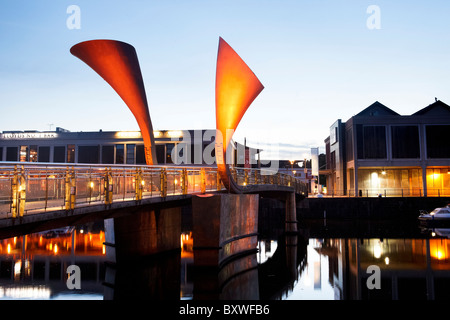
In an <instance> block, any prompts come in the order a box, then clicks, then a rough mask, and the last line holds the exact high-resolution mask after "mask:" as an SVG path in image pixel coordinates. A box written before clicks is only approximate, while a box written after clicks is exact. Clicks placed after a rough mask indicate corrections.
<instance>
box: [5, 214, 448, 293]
mask: <svg viewBox="0 0 450 320" xmlns="http://www.w3.org/2000/svg"><path fill="white" fill-rule="evenodd" d="M364 228H368V229H367V230H369V231H367V232H366V231H364V230H363V231H361V233H364V234H367V235H368V237H362V236H358V235H356V236H353V237H352V234H353V235H354V233H353V232H351V231H352V230H354V226H349V225H346V224H340V225H334V226H332V225H325V224H324V223H323V222H319V223H317V224H309V225H308V224H306V225H300V235H299V236H289V237H283V236H279V235H272V236H270V235H264V236H265V238H261V239H260V241H259V243H258V252H257V253H256V254H252V255H249V256H245V257H241V258H240V259H237V260H234V261H232V262H230V263H229V264H228V265H227V266H226V267H224V268H223V269H222V270H221V271H217V270H211V269H204V268H198V267H196V266H195V265H194V251H193V243H194V242H195V239H193V238H192V233H190V232H189V231H186V232H183V234H181V235H180V242H181V244H182V250H181V254H180V253H179V252H177V253H170V254H165V255H162V256H158V257H156V258H151V259H148V260H146V261H143V262H140V263H139V264H137V263H135V264H133V263H130V264H128V265H126V266H121V267H120V268H118V269H115V270H114V272H113V276H112V278H111V272H109V271H110V270H109V269H108V268H109V266H108V264H107V263H106V254H105V247H104V245H103V242H104V241H105V234H104V231H103V225H102V223H92V224H87V225H82V226H76V227H67V228H61V229H57V230H49V231H45V232H41V233H35V234H28V235H23V236H18V237H14V238H9V239H3V240H0V299H44V300H48V299H54V300H56V299H86V300H87V299H101V300H103V299H105V300H108V299H129V298H139V299H171V300H177V299H207V298H213V299H248V298H250V299H287V300H348V299H388V300H392V299H400V300H401V299H449V298H450V294H449V293H448V290H447V288H448V286H449V285H450V239H449V235H450V229H443V228H441V229H421V228H420V227H419V226H418V225H417V226H416V225H414V226H412V227H411V228H408V230H406V231H405V230H404V229H398V228H392V229H393V231H386V230H387V229H386V228H383V227H382V226H380V225H377V226H373V225H371V224H365V226H364ZM349 230H350V232H349ZM378 230H382V232H379V231H378ZM327 235H328V236H327ZM377 235H381V236H377ZM73 264H75V265H77V266H79V267H80V270H81V290H69V289H68V288H67V285H66V280H67V277H68V275H67V273H66V270H67V267H68V266H69V265H73ZM373 265H375V266H377V267H379V268H380V276H381V279H380V286H381V288H380V289H374V290H370V289H368V287H367V280H368V278H369V277H370V276H371V274H372V273H369V272H368V267H369V266H373ZM239 270H240V271H239ZM242 270H245V271H242ZM105 278H108V279H106V280H107V281H105ZM111 279H112V280H111ZM111 284H113V285H111Z"/></svg>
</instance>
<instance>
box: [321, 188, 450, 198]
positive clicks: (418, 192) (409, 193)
mask: <svg viewBox="0 0 450 320" xmlns="http://www.w3.org/2000/svg"><path fill="white" fill-rule="evenodd" d="M324 195H325V196H328V197H355V190H354V189H348V190H327V193H325V194H324ZM357 196H358V197H365V198H369V197H383V198H384V197H424V196H425V193H424V189H423V188H372V189H367V188H366V189H359V190H358V192H357ZM426 196H427V197H450V188H427V194H426Z"/></svg>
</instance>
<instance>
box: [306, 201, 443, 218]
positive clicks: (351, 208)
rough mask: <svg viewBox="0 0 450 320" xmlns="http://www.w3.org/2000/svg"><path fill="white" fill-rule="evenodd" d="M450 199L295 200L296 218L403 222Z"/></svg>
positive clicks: (441, 205)
mask: <svg viewBox="0 0 450 320" xmlns="http://www.w3.org/2000/svg"><path fill="white" fill-rule="evenodd" d="M449 203H450V197H398V198H390V197H387V198H385V197H382V198H305V199H303V200H301V201H297V219H299V220H300V219H322V218H326V219H405V218H417V217H418V216H419V210H426V211H431V210H433V209H434V208H437V207H443V206H446V205H447V204H449Z"/></svg>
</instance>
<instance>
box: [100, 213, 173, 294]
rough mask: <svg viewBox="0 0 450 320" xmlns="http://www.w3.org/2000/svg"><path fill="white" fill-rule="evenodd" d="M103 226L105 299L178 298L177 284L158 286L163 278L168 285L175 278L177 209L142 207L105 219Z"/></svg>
mask: <svg viewBox="0 0 450 320" xmlns="http://www.w3.org/2000/svg"><path fill="white" fill-rule="evenodd" d="M104 224H105V243H104V244H105V249H106V260H107V262H106V271H105V281H104V288H105V291H104V294H105V300H112V299H119V298H120V299H130V298H131V297H136V295H138V296H139V297H140V298H142V297H150V298H158V297H159V298H161V297H171V298H172V299H173V298H174V297H175V298H177V297H179V283H178V285H176V284H175V285H174V286H167V285H165V286H162V285H161V282H162V281H163V280H162V279H166V280H168V281H167V282H168V283H172V282H173V280H174V279H178V278H179V265H180V257H179V252H178V253H176V251H177V250H180V248H181V243H180V234H181V207H173V208H162V209H150V208H145V207H144V208H142V209H138V210H136V212H133V213H129V214H126V215H124V216H120V217H115V218H110V219H105V220H104ZM171 253H175V255H172V254H171ZM155 257H158V259H154V258H155ZM160 260H161V261H163V264H162V265H161V263H160V262H158V261H160ZM127 279H128V280H127ZM143 279H145V280H146V281H143ZM178 282H179V281H178Z"/></svg>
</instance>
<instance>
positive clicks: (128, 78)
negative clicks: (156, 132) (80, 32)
mask: <svg viewBox="0 0 450 320" xmlns="http://www.w3.org/2000/svg"><path fill="white" fill-rule="evenodd" d="M70 53H72V54H73V55H74V56H76V57H77V58H79V59H80V60H82V61H83V62H85V63H86V64H87V65H88V66H90V67H91V68H92V69H93V70H94V71H95V72H97V73H98V74H99V75H100V76H101V77H102V78H103V79H104V80H105V81H106V82H107V83H109V85H110V86H111V87H112V88H113V89H114V90H115V91H116V92H117V93H118V94H119V96H120V97H121V98H122V100H123V101H124V102H125V104H126V105H127V106H128V108H129V109H130V110H131V112H132V113H133V115H134V117H135V118H136V121H137V123H138V125H139V128H140V129H141V134H142V138H143V140H144V147H145V161H146V163H147V164H148V165H153V164H157V160H156V152H155V139H154V136H153V127H152V122H151V119H150V113H149V111H148V104H147V96H146V94H145V88H144V82H143V80H142V74H141V69H140V67H139V61H138V58H137V54H136V50H135V49H134V47H133V46H131V45H129V44H128V43H125V42H121V41H116V40H90V41H85V42H81V43H78V44H76V45H74V46H73V47H72V48H70Z"/></svg>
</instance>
